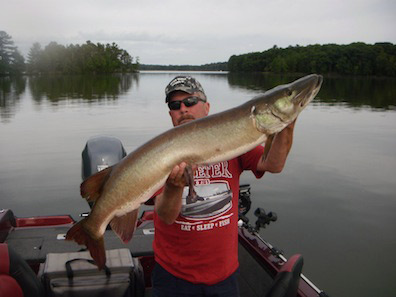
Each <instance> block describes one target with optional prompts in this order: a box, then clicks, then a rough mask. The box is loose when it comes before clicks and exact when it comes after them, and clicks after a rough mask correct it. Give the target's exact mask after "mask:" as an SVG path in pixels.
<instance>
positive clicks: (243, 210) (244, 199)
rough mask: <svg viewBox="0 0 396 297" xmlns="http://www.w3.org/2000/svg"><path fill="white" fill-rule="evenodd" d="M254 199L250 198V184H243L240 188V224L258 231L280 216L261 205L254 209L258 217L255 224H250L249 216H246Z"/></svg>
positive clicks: (250, 230) (252, 230) (251, 230)
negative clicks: (267, 210)
mask: <svg viewBox="0 0 396 297" xmlns="http://www.w3.org/2000/svg"><path fill="white" fill-rule="evenodd" d="M251 204H252V201H251V199H250V185H249V184H246V185H241V186H240V189H239V205H238V207H239V222H238V224H239V226H240V227H245V228H246V229H248V230H249V232H251V233H252V232H258V231H259V230H260V228H265V227H266V226H267V225H269V224H270V223H271V222H275V221H276V220H277V219H278V216H277V215H276V213H275V212H272V211H270V212H268V213H266V211H265V210H264V209H263V208H261V207H259V208H257V209H256V210H255V211H254V215H255V216H256V217H257V220H256V223H255V226H252V225H251V224H249V218H248V217H247V216H246V214H247V213H248V211H249V210H250V207H251Z"/></svg>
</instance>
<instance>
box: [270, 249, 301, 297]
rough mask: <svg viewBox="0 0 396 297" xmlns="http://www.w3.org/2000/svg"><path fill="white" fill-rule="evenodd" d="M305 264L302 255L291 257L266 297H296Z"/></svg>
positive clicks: (276, 277)
mask: <svg viewBox="0 0 396 297" xmlns="http://www.w3.org/2000/svg"><path fill="white" fill-rule="evenodd" d="M303 264H304V260H303V257H302V256H301V255H299V254H297V255H294V256H292V257H290V258H289V260H288V261H287V262H286V263H285V264H284V265H283V266H282V268H281V269H280V271H279V273H278V274H277V275H276V276H275V280H274V284H273V286H272V287H271V289H270V290H269V292H268V293H267V295H266V297H296V296H297V290H298V285H299V282H300V275H301V272H302V267H303Z"/></svg>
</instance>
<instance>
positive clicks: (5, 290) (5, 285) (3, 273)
mask: <svg viewBox="0 0 396 297" xmlns="http://www.w3.org/2000/svg"><path fill="white" fill-rule="evenodd" d="M43 293H44V290H43V286H42V284H41V283H40V281H39V279H38V278H37V276H36V274H35V273H34V272H33V270H32V269H31V268H30V266H29V265H28V264H27V263H26V261H25V260H23V259H22V257H21V256H19V255H18V254H17V253H15V251H13V250H12V249H11V248H10V247H9V246H8V245H7V244H5V243H0V297H23V296H31V297H40V296H43Z"/></svg>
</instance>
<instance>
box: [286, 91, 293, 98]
mask: <svg viewBox="0 0 396 297" xmlns="http://www.w3.org/2000/svg"><path fill="white" fill-rule="evenodd" d="M286 93H287V96H288V97H291V95H293V92H292V90H290V89H287V91H286Z"/></svg>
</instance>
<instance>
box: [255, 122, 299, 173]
mask: <svg viewBox="0 0 396 297" xmlns="http://www.w3.org/2000/svg"><path fill="white" fill-rule="evenodd" d="M295 123H296V122H295V121H294V122H293V123H291V124H290V125H289V126H287V127H286V128H285V129H283V130H282V131H281V132H279V133H278V135H276V137H275V139H274V140H273V142H272V146H271V149H270V151H269V152H268V156H267V157H266V159H265V160H264V156H263V158H262V159H261V160H260V161H259V163H258V164H257V170H259V171H263V172H265V171H268V172H271V173H279V172H281V171H282V170H283V167H284V166H285V163H286V159H287V156H288V154H289V152H290V149H291V146H292V144H293V132H294V125H295Z"/></svg>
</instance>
